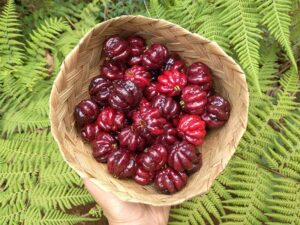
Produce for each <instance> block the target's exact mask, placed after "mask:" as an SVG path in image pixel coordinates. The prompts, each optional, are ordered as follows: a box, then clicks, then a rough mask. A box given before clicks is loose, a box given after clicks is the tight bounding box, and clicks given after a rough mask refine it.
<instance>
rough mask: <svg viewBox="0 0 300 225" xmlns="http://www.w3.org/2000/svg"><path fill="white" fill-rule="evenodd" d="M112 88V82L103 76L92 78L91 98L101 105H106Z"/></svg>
mask: <svg viewBox="0 0 300 225" xmlns="http://www.w3.org/2000/svg"><path fill="white" fill-rule="evenodd" d="M111 90H112V82H111V81H110V80H108V79H105V78H103V77H100V76H97V77H94V78H93V79H92V80H91V83H90V86H89V94H90V96H91V99H92V100H93V101H94V102H96V103H98V104H99V105H106V104H107V100H108V96H109V94H110V92H111Z"/></svg>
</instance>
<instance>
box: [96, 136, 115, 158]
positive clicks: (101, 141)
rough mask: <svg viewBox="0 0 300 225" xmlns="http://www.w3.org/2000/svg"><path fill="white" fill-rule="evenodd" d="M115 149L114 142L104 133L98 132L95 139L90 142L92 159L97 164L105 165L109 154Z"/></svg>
mask: <svg viewBox="0 0 300 225" xmlns="http://www.w3.org/2000/svg"><path fill="white" fill-rule="evenodd" d="M116 149H117V142H116V140H115V139H114V138H113V137H112V136H111V135H110V134H108V133H106V132H99V134H98V136H97V137H96V139H95V140H93V142H92V150H93V152H92V153H93V157H94V158H95V159H96V160H97V161H98V162H102V163H105V162H106V161H107V158H108V156H109V154H110V153H111V152H113V151H115V150H116Z"/></svg>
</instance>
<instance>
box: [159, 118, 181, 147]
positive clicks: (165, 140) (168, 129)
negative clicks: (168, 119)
mask: <svg viewBox="0 0 300 225" xmlns="http://www.w3.org/2000/svg"><path fill="white" fill-rule="evenodd" d="M163 129H164V133H163V134H161V135H159V136H157V138H156V143H160V144H162V145H163V146H165V147H166V148H169V147H170V146H172V145H173V144H174V143H175V142H176V141H178V138H177V130H176V128H175V127H173V126H172V124H170V123H167V124H165V125H164V126H163Z"/></svg>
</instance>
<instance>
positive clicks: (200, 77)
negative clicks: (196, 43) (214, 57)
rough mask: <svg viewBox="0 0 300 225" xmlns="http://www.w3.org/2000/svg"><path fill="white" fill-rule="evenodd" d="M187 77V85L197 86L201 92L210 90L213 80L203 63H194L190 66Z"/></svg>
mask: <svg viewBox="0 0 300 225" xmlns="http://www.w3.org/2000/svg"><path fill="white" fill-rule="evenodd" d="M187 75H188V83H189V84H196V85H199V86H200V87H201V90H202V91H209V90H210V89H212V85H213V79H212V76H211V71H210V69H209V68H208V66H207V65H205V64H204V63H201V62H195V63H193V64H192V65H190V66H189V68H188V71H187Z"/></svg>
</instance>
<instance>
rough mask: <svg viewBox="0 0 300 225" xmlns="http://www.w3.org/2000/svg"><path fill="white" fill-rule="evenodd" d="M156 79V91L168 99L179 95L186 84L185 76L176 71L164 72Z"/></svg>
mask: <svg viewBox="0 0 300 225" xmlns="http://www.w3.org/2000/svg"><path fill="white" fill-rule="evenodd" d="M157 79H158V84H157V90H158V91H159V92H160V93H163V94H166V95H167V96H170V97H172V96H175V95H179V94H180V92H181V90H182V89H183V88H184V86H185V85H186V84H187V77H186V75H185V74H184V73H180V72H179V71H177V70H167V71H164V72H163V73H162V74H161V75H160V76H159V77H158V78H157Z"/></svg>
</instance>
